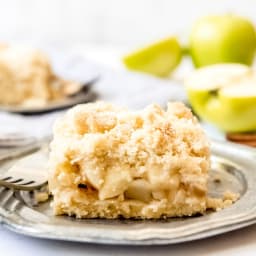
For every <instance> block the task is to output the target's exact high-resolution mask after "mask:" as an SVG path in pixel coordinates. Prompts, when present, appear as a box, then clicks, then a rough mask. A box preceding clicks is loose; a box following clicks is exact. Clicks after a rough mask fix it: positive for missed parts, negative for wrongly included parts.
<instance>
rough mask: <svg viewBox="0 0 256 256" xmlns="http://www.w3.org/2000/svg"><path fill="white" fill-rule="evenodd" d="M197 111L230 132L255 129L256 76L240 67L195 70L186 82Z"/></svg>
mask: <svg viewBox="0 0 256 256" xmlns="http://www.w3.org/2000/svg"><path fill="white" fill-rule="evenodd" d="M185 86H186V90H187V93H188V98H189V100H190V103H191V105H192V107H193V109H194V111H195V112H196V113H197V114H198V115H199V116H200V117H201V118H202V119H203V120H206V121H209V122H211V123H213V124H215V125H216V126H217V127H219V128H220V129H221V130H224V131H227V132H249V131H255V130H256V118H254V117H256V76H255V74H254V73H253V70H252V69H250V68H248V67H247V66H243V65H240V64H219V65H213V66H208V67H206V68H201V69H199V70H197V71H195V72H194V73H193V74H192V75H191V76H190V77H188V78H187V79H186V81H185Z"/></svg>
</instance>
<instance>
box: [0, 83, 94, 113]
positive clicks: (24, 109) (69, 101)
mask: <svg viewBox="0 0 256 256" xmlns="http://www.w3.org/2000/svg"><path fill="white" fill-rule="evenodd" d="M91 85H92V84H91V83H90V84H86V85H85V86H84V88H83V90H82V91H80V92H79V93H77V94H75V95H72V96H68V97H65V98H62V99H59V100H56V101H52V102H49V103H47V104H46V105H43V106H33V107H32V106H5V105H0V111H7V112H11V113H18V114H26V115H34V114H42V113H46V112H51V111H55V110H60V109H65V108H68V107H72V106H74V105H76V104H80V103H86V102H89V101H93V100H95V99H96V94H95V92H93V91H92V90H91V89H90V87H91Z"/></svg>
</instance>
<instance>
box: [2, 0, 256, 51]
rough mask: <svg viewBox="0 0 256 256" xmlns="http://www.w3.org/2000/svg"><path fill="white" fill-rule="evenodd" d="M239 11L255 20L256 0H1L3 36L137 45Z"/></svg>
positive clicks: (72, 42)
mask: <svg viewBox="0 0 256 256" xmlns="http://www.w3.org/2000/svg"><path fill="white" fill-rule="evenodd" d="M215 13H237V14H240V15H245V16H248V17H249V18H251V19H252V20H254V21H256V15H255V13H256V1H254V0H105V1H104V0H0V40H6V41H9V40H17V39H18V40H36V41H47V42H52V43H53V42H54V43H55V42H58V43H62V44H65V45H70V44H72V45H73V44H84V43H87V44H88V43H89V44H98V45H111V46H112V45H126V46H129V47H135V46H137V45H142V44H144V43H146V42H148V41H151V40H156V39H158V38H161V37H165V36H168V35H172V34H178V35H182V36H183V37H186V35H187V33H188V31H189V29H190V27H191V25H192V24H193V22H194V21H195V20H196V19H197V18H198V17H200V16H202V15H207V14H215Z"/></svg>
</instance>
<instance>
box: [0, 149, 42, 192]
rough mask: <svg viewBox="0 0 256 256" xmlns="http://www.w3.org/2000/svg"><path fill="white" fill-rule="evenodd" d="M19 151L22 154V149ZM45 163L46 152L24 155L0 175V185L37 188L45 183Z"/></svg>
mask: <svg viewBox="0 0 256 256" xmlns="http://www.w3.org/2000/svg"><path fill="white" fill-rule="evenodd" d="M20 153H21V154H22V151H20ZM23 153H24V150H23ZM46 163H47V154H46V153H45V154H43V153H42V151H41V152H40V151H38V152H36V153H33V154H31V155H29V156H27V157H24V158H22V159H21V160H20V161H18V162H17V164H15V165H14V166H12V167H11V168H10V169H9V170H8V171H7V172H5V173H4V174H2V175H0V186H4V187H7V188H11V189H14V190H26V191H31V190H35V189H39V188H41V187H42V186H44V185H46V184H47V166H46Z"/></svg>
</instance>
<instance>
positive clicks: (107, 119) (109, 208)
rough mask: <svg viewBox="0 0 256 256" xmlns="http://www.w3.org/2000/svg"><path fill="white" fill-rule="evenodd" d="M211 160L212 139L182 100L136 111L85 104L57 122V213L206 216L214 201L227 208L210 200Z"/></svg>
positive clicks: (53, 180)
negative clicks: (208, 193) (197, 214)
mask: <svg viewBox="0 0 256 256" xmlns="http://www.w3.org/2000/svg"><path fill="white" fill-rule="evenodd" d="M209 157H210V150H209V141H208V139H207V138H206V136H205V134H204V132H203V130H202V128H201V127H200V125H199V123H198V122H197V120H196V118H195V117H193V115H192V113H191V111H190V110H189V109H188V108H186V107H185V106H184V105H183V104H182V103H169V104H168V108H167V110H166V111H164V110H163V109H162V108H161V107H159V106H158V105H150V106H148V107H147V108H145V109H144V110H141V111H137V112H131V111H128V110H127V109H124V108H119V107H116V106H113V105H111V104H108V103H103V102H98V103H89V104H83V105H78V106H76V107H74V108H72V109H70V110H69V111H68V112H67V114H66V115H65V116H64V117H63V118H61V119H59V120H58V121H57V122H56V123H55V126H54V139H53V141H52V143H51V152H50V171H49V189H50V192H51V193H52V195H53V203H52V205H53V209H54V213H55V214H56V215H61V214H68V215H75V216H76V217H77V218H96V217H101V218H118V217H120V216H122V217H124V218H143V219H151V218H161V217H173V216H191V215H194V214H196V213H204V212H205V211H206V209H207V208H208V203H209V205H210V207H211V208H214V209H217V208H221V207H224V206H225V205H224V203H223V201H222V200H219V201H218V200H215V199H211V200H210V201H209V199H208V198H207V180H208V171H209V168H210V160H209Z"/></svg>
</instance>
